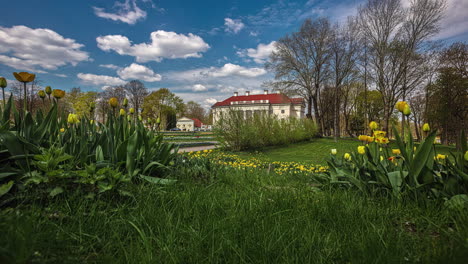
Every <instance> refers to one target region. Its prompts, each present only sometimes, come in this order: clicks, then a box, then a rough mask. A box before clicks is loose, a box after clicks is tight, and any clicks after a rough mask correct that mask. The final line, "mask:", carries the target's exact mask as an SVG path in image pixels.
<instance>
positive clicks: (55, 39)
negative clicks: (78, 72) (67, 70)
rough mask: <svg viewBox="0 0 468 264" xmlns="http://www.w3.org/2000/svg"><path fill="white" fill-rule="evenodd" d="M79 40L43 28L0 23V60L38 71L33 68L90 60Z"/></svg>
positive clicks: (51, 68) (74, 63) (13, 66)
mask: <svg viewBox="0 0 468 264" xmlns="http://www.w3.org/2000/svg"><path fill="white" fill-rule="evenodd" d="M82 47H84V45H83V44H80V43H77V42H76V41H75V40H74V39H70V38H64V37H63V36H62V35H60V34H58V33H57V32H55V31H53V30H50V29H47V28H37V29H33V28H29V27H26V26H13V27H11V28H7V27H1V26H0V54H4V55H0V63H2V64H5V65H8V66H10V67H12V68H15V69H18V70H27V71H36V72H42V73H43V72H44V71H39V70H38V69H37V68H38V67H39V68H43V69H47V70H56V69H57V68H58V67H60V66H63V65H66V64H71V65H73V66H75V65H77V64H78V63H79V62H81V61H87V60H90V58H89V55H88V53H87V52H85V51H82V50H81V48H82Z"/></svg>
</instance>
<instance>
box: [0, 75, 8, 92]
mask: <svg viewBox="0 0 468 264" xmlns="http://www.w3.org/2000/svg"><path fill="white" fill-rule="evenodd" d="M7 84H8V83H7V80H6V79H5V78H4V77H0V87H2V89H3V88H5V87H7Z"/></svg>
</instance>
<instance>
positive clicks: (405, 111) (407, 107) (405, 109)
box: [403, 105, 411, 116]
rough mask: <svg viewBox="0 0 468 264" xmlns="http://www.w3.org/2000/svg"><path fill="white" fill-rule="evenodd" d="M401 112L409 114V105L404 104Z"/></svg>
mask: <svg viewBox="0 0 468 264" xmlns="http://www.w3.org/2000/svg"><path fill="white" fill-rule="evenodd" d="M403 114H404V115H405V116H409V115H410V114H411V109H410V107H409V105H405V108H404V109H403Z"/></svg>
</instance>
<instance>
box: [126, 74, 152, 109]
mask: <svg viewBox="0 0 468 264" xmlns="http://www.w3.org/2000/svg"><path fill="white" fill-rule="evenodd" d="M124 89H125V91H127V93H128V95H129V97H130V104H131V105H132V106H133V108H134V109H135V113H139V111H140V107H141V106H142V105H143V100H144V98H145V96H147V95H148V89H147V88H146V87H145V85H144V84H143V83H142V82H140V81H138V80H133V81H130V82H128V83H126V84H125V86H124Z"/></svg>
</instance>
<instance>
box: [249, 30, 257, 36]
mask: <svg viewBox="0 0 468 264" xmlns="http://www.w3.org/2000/svg"><path fill="white" fill-rule="evenodd" d="M249 36H252V37H256V36H258V32H257V31H250V33H249Z"/></svg>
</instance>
